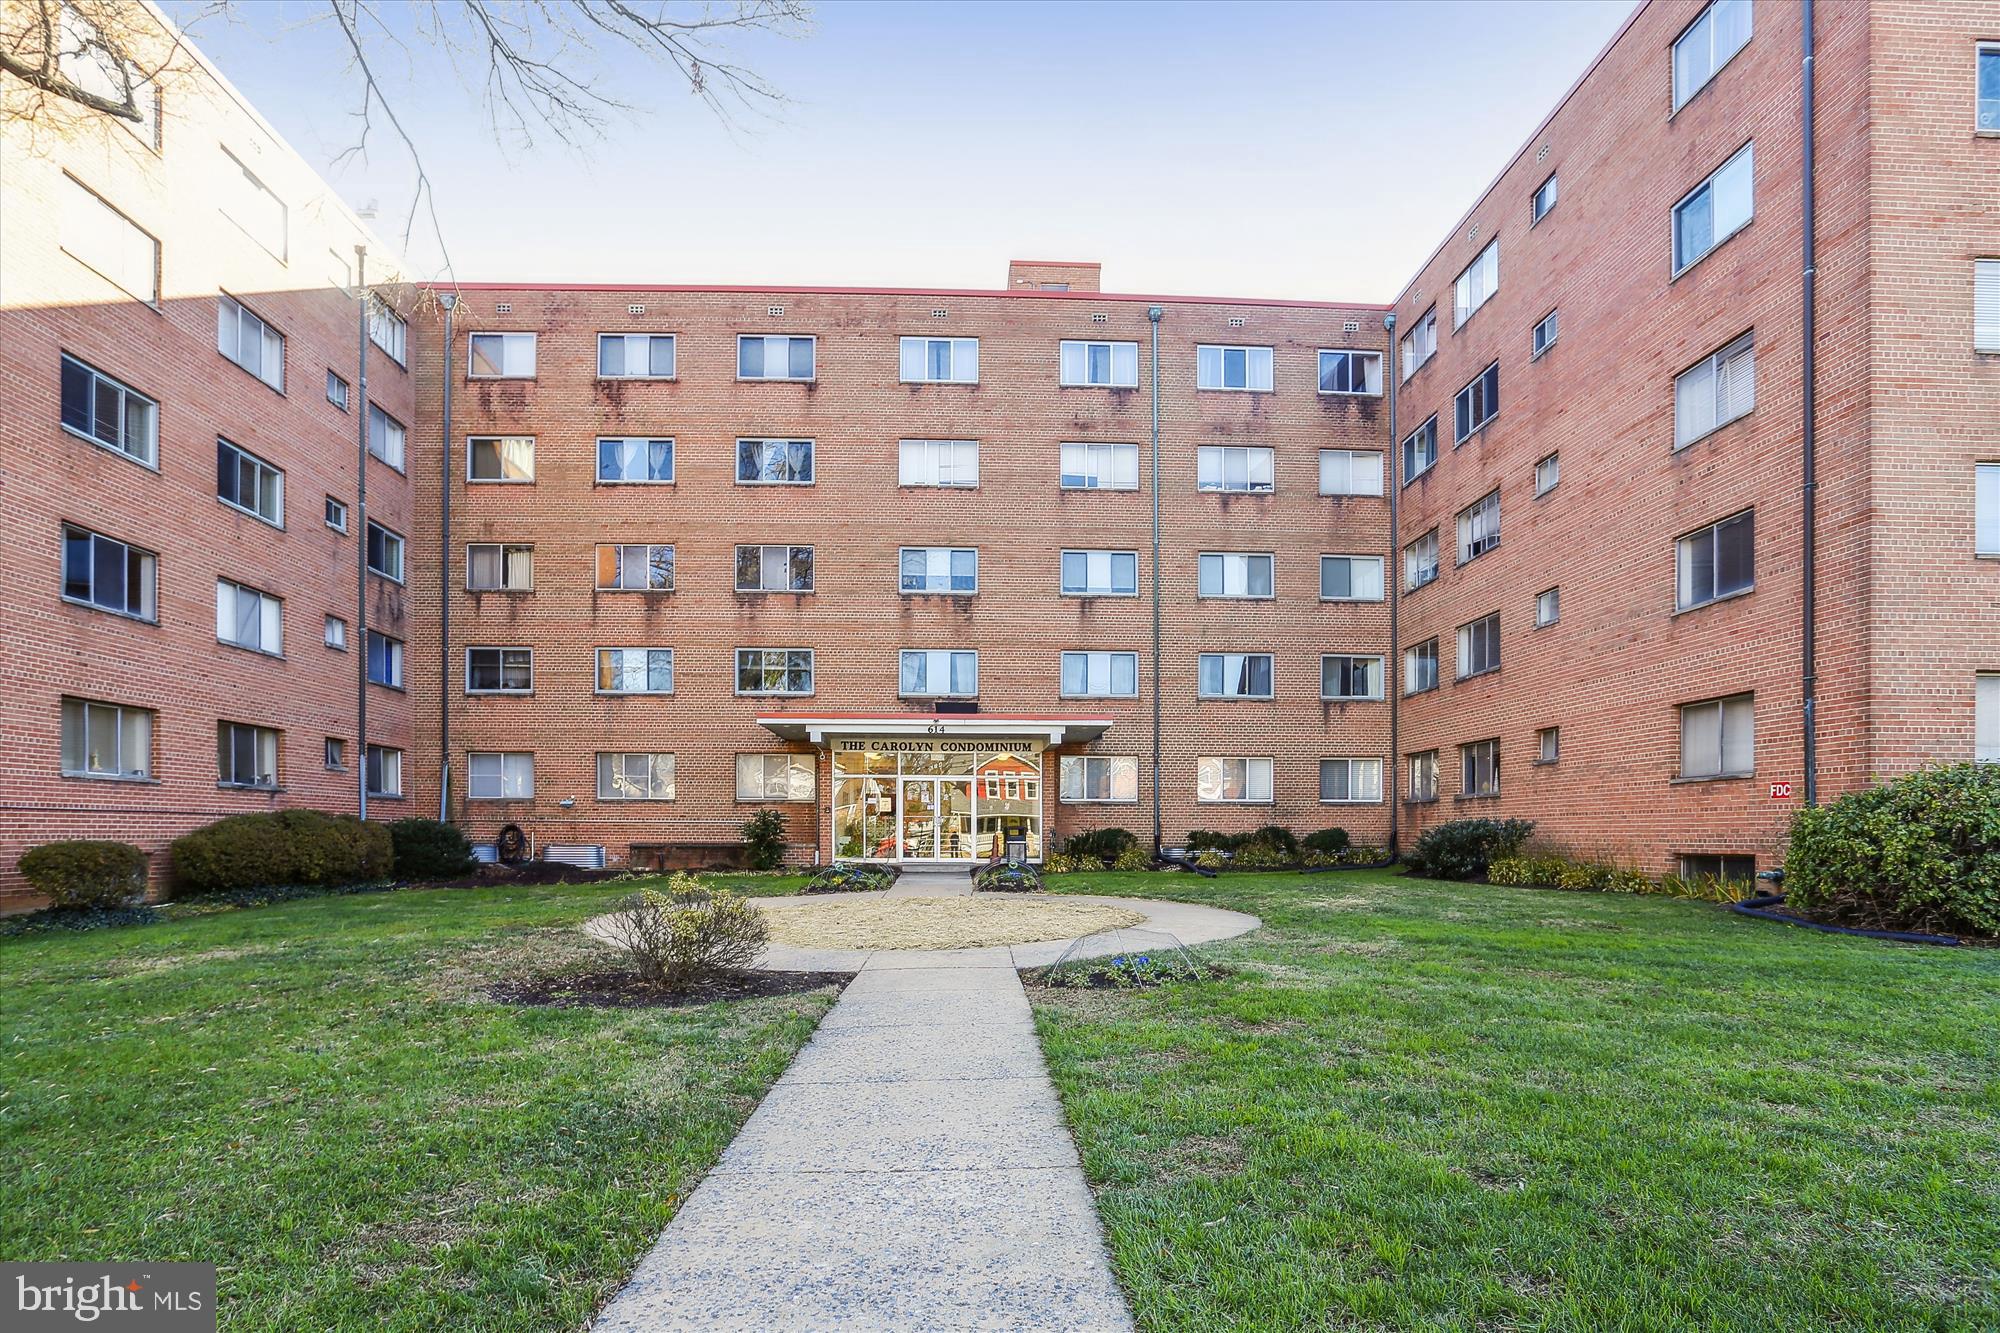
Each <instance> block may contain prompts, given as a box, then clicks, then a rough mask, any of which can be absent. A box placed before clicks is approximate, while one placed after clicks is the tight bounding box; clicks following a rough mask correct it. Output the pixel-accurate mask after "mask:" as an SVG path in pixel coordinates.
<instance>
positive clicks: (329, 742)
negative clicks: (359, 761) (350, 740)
mask: <svg viewBox="0 0 2000 1333" xmlns="http://www.w3.org/2000/svg"><path fill="white" fill-rule="evenodd" d="M326 769H327V772H329V773H345V772H346V771H347V742H346V741H345V740H342V739H341V738H340V737H338V736H328V737H327V738H326Z"/></svg>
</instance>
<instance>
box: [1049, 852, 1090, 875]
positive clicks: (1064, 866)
mask: <svg viewBox="0 0 2000 1333" xmlns="http://www.w3.org/2000/svg"><path fill="white" fill-rule="evenodd" d="M1102 864H1103V863H1102V862H1098V861H1084V860H1082V859H1081V858H1079V857H1074V856H1071V855H1070V854H1069V853H1068V852H1050V853H1049V854H1048V855H1047V856H1044V857H1043V858H1042V873H1043V874H1044V875H1073V874H1075V873H1076V872H1077V871H1079V870H1097V869H1100V868H1101V866H1102Z"/></svg>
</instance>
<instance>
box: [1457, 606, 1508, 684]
mask: <svg viewBox="0 0 2000 1333" xmlns="http://www.w3.org/2000/svg"><path fill="white" fill-rule="evenodd" d="M1499 669H1500V613H1499V612H1498V611H1494V612H1492V613H1490V614H1488V615H1484V616H1481V617H1480V618H1479V619H1477V620H1475V621H1473V622H1471V623H1470V624H1466V625H1460V626H1459V627H1458V678H1459V679H1460V680H1464V679H1465V678H1466V677H1468V676H1480V675H1484V674H1485V673H1486V672H1488V671H1498V670H1499Z"/></svg>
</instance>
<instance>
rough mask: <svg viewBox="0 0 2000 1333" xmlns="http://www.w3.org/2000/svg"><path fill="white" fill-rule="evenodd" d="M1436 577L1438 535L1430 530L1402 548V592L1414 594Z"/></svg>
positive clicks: (1435, 531)
mask: <svg viewBox="0 0 2000 1333" xmlns="http://www.w3.org/2000/svg"><path fill="white" fill-rule="evenodd" d="M1437 576H1438V534H1437V529H1436V528H1432V529H1431V530H1430V531H1429V532H1426V533H1425V534H1424V535H1423V536H1421V537H1419V538H1417V539H1416V540H1415V541H1413V542H1411V543H1410V544H1409V545H1408V546H1405V547H1404V548H1403V591H1405V592H1415V591H1416V590H1417V589H1419V588H1421V587H1423V586H1424V585H1425V584H1426V583H1431V582H1434V581H1435V580H1436V579H1437Z"/></svg>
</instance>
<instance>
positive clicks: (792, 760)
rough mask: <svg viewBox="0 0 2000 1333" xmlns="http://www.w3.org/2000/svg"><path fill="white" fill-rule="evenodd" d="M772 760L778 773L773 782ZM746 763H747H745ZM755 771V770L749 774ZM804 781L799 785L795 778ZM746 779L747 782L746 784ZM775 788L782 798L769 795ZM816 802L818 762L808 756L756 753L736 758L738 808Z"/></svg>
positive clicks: (784, 752) (795, 752)
mask: <svg viewBox="0 0 2000 1333" xmlns="http://www.w3.org/2000/svg"><path fill="white" fill-rule="evenodd" d="M772 760H778V761H779V763H778V764H777V765H776V767H777V768H778V770H779V771H778V774H777V776H776V781H775V783H774V780H773V774H772V771H771V770H772V768H773V767H774V765H773V764H772V762H771V761H772ZM746 761H747V763H746ZM752 770H754V771H752ZM801 773H803V774H804V775H805V780H804V781H803V782H800V781H799V780H798V775H799V774H801ZM746 777H748V778H749V779H750V782H749V783H748V784H746V783H745V781H744V779H745V778H746ZM774 785H776V786H778V787H779V788H780V789H781V790H782V793H783V794H781V795H776V796H774V795H772V794H771V789H772V787H773V786H774ZM818 799H819V761H818V759H817V758H816V757H815V756H813V755H810V754H800V753H798V752H797V751H796V750H759V751H756V752H755V753H750V754H739V755H737V756H736V802H737V804H739V805H796V804H806V805H809V804H811V803H812V802H814V801H816V800H818Z"/></svg>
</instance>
